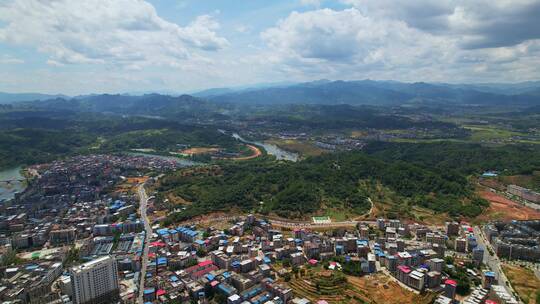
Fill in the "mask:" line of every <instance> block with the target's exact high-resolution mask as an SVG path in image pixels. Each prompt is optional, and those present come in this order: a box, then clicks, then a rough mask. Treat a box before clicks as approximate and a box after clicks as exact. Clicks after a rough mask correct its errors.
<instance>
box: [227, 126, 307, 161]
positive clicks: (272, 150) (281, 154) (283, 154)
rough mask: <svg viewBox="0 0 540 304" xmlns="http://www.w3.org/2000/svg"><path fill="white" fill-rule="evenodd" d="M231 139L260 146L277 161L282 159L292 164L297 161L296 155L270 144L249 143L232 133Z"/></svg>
mask: <svg viewBox="0 0 540 304" xmlns="http://www.w3.org/2000/svg"><path fill="white" fill-rule="evenodd" d="M232 137H234V138H236V139H238V140H239V141H241V142H244V143H248V144H254V145H256V146H261V147H263V148H264V149H265V150H266V153H268V154H270V155H274V156H275V157H276V159H278V160H281V159H283V160H289V161H293V162H295V161H298V154H296V153H293V152H289V151H285V150H283V149H281V148H280V147H278V146H276V145H272V144H268V143H264V142H260V141H249V140H246V139H244V138H242V137H241V136H240V135H238V133H233V134H232Z"/></svg>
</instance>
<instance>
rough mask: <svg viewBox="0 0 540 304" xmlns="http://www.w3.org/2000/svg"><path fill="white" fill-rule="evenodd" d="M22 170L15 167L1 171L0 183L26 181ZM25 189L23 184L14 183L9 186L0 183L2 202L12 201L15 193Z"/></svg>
mask: <svg viewBox="0 0 540 304" xmlns="http://www.w3.org/2000/svg"><path fill="white" fill-rule="evenodd" d="M21 169H22V168H21V167H15V168H11V169H6V170H2V171H0V181H6V180H14V179H24V176H22V174H21ZM25 187H26V185H25V183H23V182H18V181H16V182H15V181H14V182H11V183H9V184H8V183H4V182H0V202H2V201H8V200H10V199H12V198H13V197H14V196H15V193H17V192H21V191H23V190H24V188H25Z"/></svg>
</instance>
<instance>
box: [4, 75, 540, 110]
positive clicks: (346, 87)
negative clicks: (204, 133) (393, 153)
mask: <svg viewBox="0 0 540 304" xmlns="http://www.w3.org/2000/svg"><path fill="white" fill-rule="evenodd" d="M23 101H35V102H32V103H30V104H32V105H33V106H38V107H41V108H43V107H49V108H61V109H64V110H84V111H95V112H116V113H125V112H127V113H136V114H145V115H154V114H155V115H159V114H160V113H163V112H165V113H177V112H186V111H188V112H189V111H194V110H195V109H196V110H197V111H204V110H214V111H215V110H216V108H221V107H228V106H230V105H231V104H236V105H273V104H276V105H277V104H327V105H335V104H351V105H382V106H384V105H433V106H437V105H511V106H520V107H533V106H538V105H540V81H536V82H522V83H516V84H497V83H492V84H446V83H425V82H416V83H404V82H397V81H374V80H359V81H340V80H338V81H330V80H318V81H313V82H305V83H275V84H264V85H257V86H255V87H239V88H214V89H208V90H204V91H200V92H196V93H193V94H191V95H180V96H171V95H161V94H145V95H138V96H136V95H129V94H115V95H111V94H92V95H84V96H76V97H73V98H71V97H67V96H64V95H46V94H33V93H28V94H10V93H0V103H15V102H17V103H21V102H23ZM23 104H24V103H23Z"/></svg>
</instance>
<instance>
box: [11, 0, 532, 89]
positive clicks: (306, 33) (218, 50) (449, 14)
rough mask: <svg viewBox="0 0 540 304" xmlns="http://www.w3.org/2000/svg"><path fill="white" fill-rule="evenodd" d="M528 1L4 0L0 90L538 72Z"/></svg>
mask: <svg viewBox="0 0 540 304" xmlns="http://www.w3.org/2000/svg"><path fill="white" fill-rule="evenodd" d="M539 76H540V2H539V1H537V0H513V1H510V0H476V1H468V0H438V1H428V0H409V1H394V0H377V1H369V0H336V1H324V0H289V1H268V0H266V1H263V0H245V1H240V0H237V1H234V0H229V1H226V0H214V1H206V0H177V1H173V0H149V1H143V0H81V1H72V0H54V1H53V0H51V1H39V0H2V1H0V77H1V79H2V81H0V91H7V92H42V93H64V94H70V95H76V94H87V93H104V92H107V93H122V92H148V91H156V92H177V93H179V92H192V91H195V90H200V89H206V88H212V87H228V86H245V85H250V84H257V83H272V82H283V81H311V80H316V79H323V78H325V79H345V80H351V79H366V78H370V79H384V80H388V79H391V80H399V81H408V82H414V81H432V82H451V83H459V82H518V81H526V80H538V79H539V78H540V77H539Z"/></svg>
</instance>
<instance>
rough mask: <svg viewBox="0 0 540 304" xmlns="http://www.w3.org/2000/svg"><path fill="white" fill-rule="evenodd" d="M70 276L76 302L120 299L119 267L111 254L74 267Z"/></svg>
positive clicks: (98, 303) (99, 301) (87, 302)
mask: <svg viewBox="0 0 540 304" xmlns="http://www.w3.org/2000/svg"><path fill="white" fill-rule="evenodd" d="M70 276H71V282H72V289H73V303H75V304H100V303H110V302H111V301H113V300H114V299H118V296H119V287H118V268H117V265H116V260H115V259H114V258H113V257H111V256H103V257H100V258H98V259H95V260H92V261H90V262H86V263H84V264H82V265H79V266H76V267H73V268H72V269H71V272H70Z"/></svg>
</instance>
